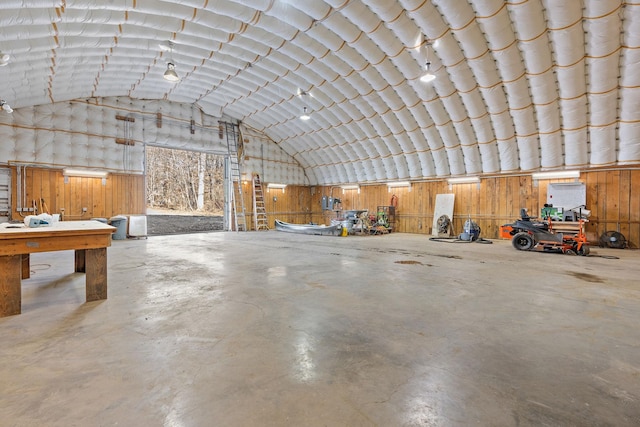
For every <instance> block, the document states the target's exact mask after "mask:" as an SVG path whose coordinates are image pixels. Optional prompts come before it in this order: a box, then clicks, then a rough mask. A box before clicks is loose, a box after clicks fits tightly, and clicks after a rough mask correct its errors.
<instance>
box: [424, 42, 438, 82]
mask: <svg viewBox="0 0 640 427" xmlns="http://www.w3.org/2000/svg"><path fill="white" fill-rule="evenodd" d="M424 44H425V47H426V55H425V56H426V65H425V67H424V68H425V73H424V75H423V76H422V77H420V81H421V82H423V83H429V82H432V81H434V80H435V79H436V75H435V74H433V73H432V72H431V70H430V68H431V61H430V60H429V48H430V47H431V42H429V40H427V39H426V38H425V39H424Z"/></svg>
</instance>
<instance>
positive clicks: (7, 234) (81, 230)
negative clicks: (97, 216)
mask: <svg viewBox="0 0 640 427" xmlns="http://www.w3.org/2000/svg"><path fill="white" fill-rule="evenodd" d="M115 230H116V228H115V227H112V226H110V225H107V224H104V223H101V222H98V221H65V222H58V223H56V224H54V225H51V226H47V227H36V228H28V227H24V228H0V272H2V274H0V317H4V316H11V315H13V314H20V312H21V305H22V289H21V281H22V279H27V278H29V275H30V269H29V254H32V253H36V252H53V251H65V250H75V271H76V272H84V273H85V276H86V277H85V280H86V294H87V296H86V298H87V301H95V300H100V299H106V298H107V247H109V246H111V233H113V232H114V231H115Z"/></svg>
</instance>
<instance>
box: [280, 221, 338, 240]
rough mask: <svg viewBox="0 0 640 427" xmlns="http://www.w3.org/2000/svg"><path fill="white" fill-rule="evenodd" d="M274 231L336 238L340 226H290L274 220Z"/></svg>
mask: <svg viewBox="0 0 640 427" xmlns="http://www.w3.org/2000/svg"><path fill="white" fill-rule="evenodd" d="M275 222H276V230H278V231H286V232H287V233H298V234H314V235H320V236H337V235H338V234H339V232H340V227H341V226H340V225H322V224H321V225H319V224H291V223H288V222H284V221H280V220H279V219H276V221H275Z"/></svg>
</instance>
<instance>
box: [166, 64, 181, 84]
mask: <svg viewBox="0 0 640 427" xmlns="http://www.w3.org/2000/svg"><path fill="white" fill-rule="evenodd" d="M163 77H164V79H165V80H168V81H170V82H177V81H178V80H180V77H178V73H176V66H175V64H174V63H173V62H169V63H168V64H167V71H165V72H164V76H163Z"/></svg>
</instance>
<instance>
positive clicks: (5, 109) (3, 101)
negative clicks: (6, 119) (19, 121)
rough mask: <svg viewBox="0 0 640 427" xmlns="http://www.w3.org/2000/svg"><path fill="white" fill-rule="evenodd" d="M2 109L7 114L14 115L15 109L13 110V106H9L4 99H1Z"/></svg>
mask: <svg viewBox="0 0 640 427" xmlns="http://www.w3.org/2000/svg"><path fill="white" fill-rule="evenodd" d="M0 107H2V109H3V110H4V112H5V113H7V114H11V113H13V108H11V105H9V104H7V102H6V101H5V100H4V99H0Z"/></svg>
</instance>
